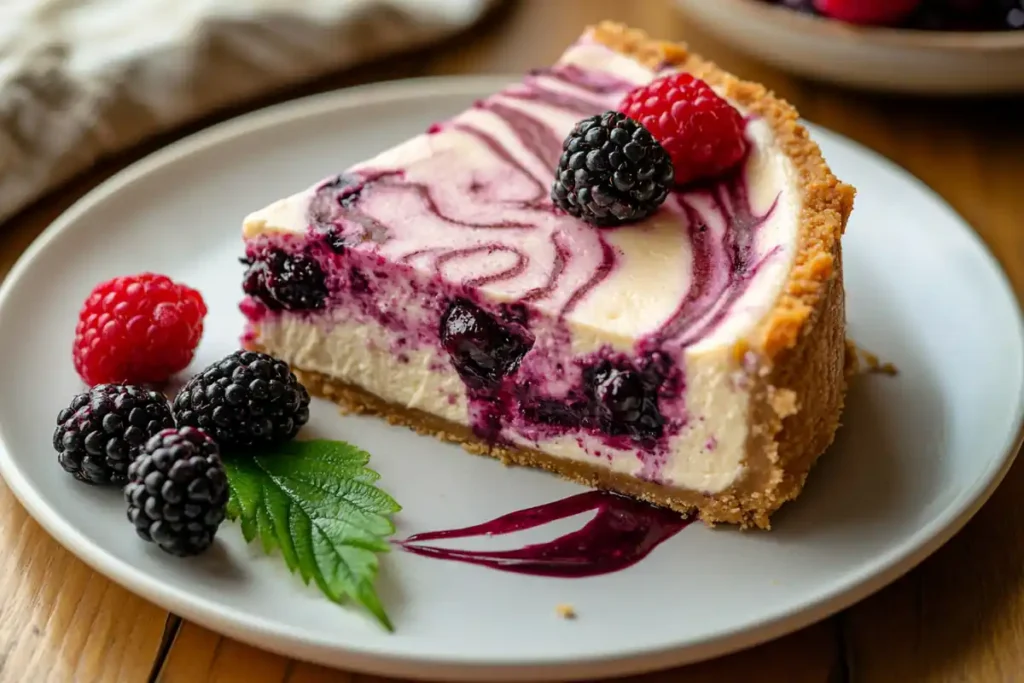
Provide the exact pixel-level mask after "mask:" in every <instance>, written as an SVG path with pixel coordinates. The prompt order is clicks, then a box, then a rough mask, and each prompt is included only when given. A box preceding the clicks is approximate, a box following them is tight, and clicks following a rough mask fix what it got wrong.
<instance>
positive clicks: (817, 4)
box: [814, 0, 921, 25]
mask: <svg viewBox="0 0 1024 683" xmlns="http://www.w3.org/2000/svg"><path fill="white" fill-rule="evenodd" d="M920 4H921V0H814V9H816V10H818V11H819V12H821V13H822V14H824V15H825V16H827V17H831V18H833V19H838V20H839V21H847V22H850V23H851V24H881V25H885V24H895V23H898V22H899V21H901V20H903V19H905V18H907V16H909V15H910V13H911V12H913V11H914V10H915V9H917V6H918V5H920Z"/></svg>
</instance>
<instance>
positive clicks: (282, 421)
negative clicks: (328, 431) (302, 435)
mask: <svg viewBox="0 0 1024 683" xmlns="http://www.w3.org/2000/svg"><path fill="white" fill-rule="evenodd" d="M173 412H174V419H175V421H176V422H177V424H178V426H179V427H184V426H191V427H198V428H199V429H202V430H203V431H205V432H206V433H207V434H209V435H210V436H212V437H213V438H214V439H215V440H216V441H217V443H219V444H220V446H221V447H222V448H224V449H225V450H228V449H230V448H235V447H240V448H242V447H248V446H258V445H260V444H271V443H277V442H281V441H287V440H288V439H291V438H292V437H294V436H295V435H296V434H297V433H298V431H299V428H300V427H302V425H304V424H306V422H307V421H308V420H309V393H308V392H307V391H306V388H305V387H304V386H302V385H301V384H299V381H298V380H297V379H296V378H295V375H294V374H293V373H292V371H291V370H289V369H288V364H287V363H284V362H282V361H279V360H277V359H275V358H272V357H270V356H268V355H266V354H265V353H256V352H255V351H236V352H235V353H232V354H231V355H230V356H227V357H226V358H224V359H223V360H220V361H218V362H216V363H214V364H213V365H210V366H209V367H207V368H206V369H205V370H203V371H202V372H201V373H199V374H198V375H196V376H195V377H193V378H192V379H190V380H189V381H188V383H187V384H186V385H185V386H184V387H183V388H182V390H181V391H180V392H179V393H178V395H177V396H176V397H175V399H174V404H173Z"/></svg>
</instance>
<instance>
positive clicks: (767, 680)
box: [0, 0, 1024, 683]
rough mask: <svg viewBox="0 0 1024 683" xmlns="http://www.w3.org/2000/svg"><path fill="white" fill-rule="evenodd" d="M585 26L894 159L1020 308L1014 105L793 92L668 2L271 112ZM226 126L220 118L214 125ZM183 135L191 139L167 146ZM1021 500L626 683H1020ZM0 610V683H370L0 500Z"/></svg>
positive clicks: (10, 235) (451, 48) (484, 65)
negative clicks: (784, 621) (627, 36)
mask: <svg viewBox="0 0 1024 683" xmlns="http://www.w3.org/2000/svg"><path fill="white" fill-rule="evenodd" d="M709 1H710V0H709ZM602 18H614V19H619V20H622V21H626V22H628V23H630V24H633V25H635V26H638V27H641V28H644V29H646V30H648V31H650V32H652V33H653V34H656V35H658V36H662V37H666V38H674V39H684V40H687V41H688V42H689V43H690V45H691V47H692V48H693V49H695V50H697V51H699V52H701V53H703V54H705V55H707V56H709V57H711V58H713V59H715V60H716V61H717V62H718V63H719V64H720V65H721V66H723V67H724V68H726V69H728V70H730V71H733V72H735V73H738V74H740V75H742V76H744V77H747V78H750V79H753V80H758V81H761V82H763V83H765V84H767V85H768V86H769V87H771V88H773V89H774V90H775V91H776V92H778V93H779V94H780V95H782V96H783V97H785V98H786V99H788V100H790V101H791V102H793V103H794V104H795V105H796V106H797V108H798V109H799V110H800V111H801V112H802V113H803V114H804V115H805V116H806V117H807V118H809V119H811V120H813V121H816V122H818V123H821V124H824V125H826V126H828V127H830V128H832V129H833V130H837V131H839V132H841V133H844V134H845V135H847V136H849V137H852V138H854V139H856V140H859V141H860V142H862V143H864V144H866V145H867V146H869V147H872V148H874V149H876V150H878V151H879V152H881V153H882V154H884V155H885V156H887V157H890V158H891V159H894V160H895V161H896V162H897V163H898V164H901V165H902V166H904V167H905V168H907V169H909V170H910V172H911V173H913V174H915V175H917V176H918V177H919V178H921V179H922V180H924V182H925V183H927V184H928V185H930V186H931V187H932V188H934V189H935V190H936V191H938V192H939V193H940V194H941V195H943V196H944V197H946V199H947V200H949V201H950V202H951V203H952V204H953V206H954V207H955V208H956V209H957V210H958V211H959V212H960V213H961V214H963V215H964V216H965V217H966V219H967V220H968V222H970V223H971V224H972V225H974V226H975V227H976V229H977V230H978V232H979V233H980V235H981V237H982V238H983V239H984V240H985V241H986V242H987V243H988V245H989V247H990V248H991V249H992V250H993V251H994V252H995V254H996V256H998V258H999V259H1000V260H1001V261H1002V263H1003V265H1004V267H1005V268H1006V269H1007V271H1008V272H1009V274H1010V279H1011V280H1012V282H1013V286H1014V288H1015V290H1016V291H1017V293H1018V295H1021V294H1024V210H1022V208H1021V207H1022V206H1024V101H1022V100H1001V101H998V102H995V101H958V102H944V101H929V100H907V99H901V98H895V97H880V96H872V95H866V94H859V93H851V92H846V91H842V90H838V89H834V88H831V87H826V86H822V85H815V84H810V83H807V82H803V81H799V80H795V79H793V78H791V77H789V76H787V75H785V74H782V73H780V72H778V71H776V70H774V69H771V68H769V67H766V66H763V65H760V64H757V63H755V62H754V61H752V60H750V59H747V58H745V57H742V56H740V55H738V54H736V53H734V52H731V51H730V50H728V49H727V48H725V47H724V46H722V45H721V44H719V43H716V42H714V41H712V40H710V39H708V38H706V37H705V36H702V35H700V33H699V32H697V31H695V30H693V29H691V28H690V27H688V26H687V25H686V24H685V22H684V21H683V20H682V18H681V17H679V16H678V15H677V14H676V12H675V11H674V10H673V8H672V6H671V4H670V2H669V0H523V1H521V2H516V3H512V4H511V5H510V6H509V7H507V8H506V9H503V10H500V11H499V12H498V13H497V14H496V15H494V16H492V17H491V18H490V19H488V20H486V21H485V22H484V24H483V25H482V26H479V27H477V28H475V29H473V30H472V31H471V32H470V34H468V35H465V36H462V37H460V38H459V39H457V40H456V41H453V42H452V43H451V44H449V45H447V46H444V47H440V48H436V49H431V50H429V51H426V52H420V53H417V54H415V55H409V56H405V57H401V58H397V59H393V60H389V61H387V62H385V63H383V64H378V65H374V66H372V67H367V68H363V69H360V70H357V71H355V72H349V73H345V74H340V75H338V76H337V77H333V78H330V79H328V80H326V81H324V82H320V83H316V84H312V85H309V86H305V87H303V88H301V89H300V90H296V91H295V92H290V93H281V94H279V95H278V96H277V97H275V98H274V100H282V99H286V98H288V97H293V96H296V95H301V94H307V93H309V92H314V91H320V90H329V89H333V88H337V87H342V86H346V85H351V84H354V83H358V82H367V81H373V80H380V79H383V78H402V77H408V76H420V75H426V74H453V73H456V74H457V73H474V72H491V73H507V72H517V71H521V70H524V69H527V68H529V67H531V66H536V65H542V64H546V63H548V62H549V61H551V60H552V59H553V58H554V57H556V56H557V54H558V53H559V51H560V50H561V49H562V48H563V47H564V46H565V45H566V44H567V43H569V42H570V41H571V40H572V39H573V38H574V37H575V36H576V35H577V33H578V32H579V30H580V29H581V27H582V26H583V25H585V24H587V23H591V22H594V21H597V20H600V19H602ZM893 68H898V66H897V65H893ZM266 103H267V102H261V103H259V104H266ZM251 106H252V105H250V107H248V108H251ZM233 113H237V112H225V113H224V114H222V115H221V116H220V117H218V118H226V117H227V116H228V115H230V114H233ZM211 122H212V121H206V122H204V124H208V123H211ZM197 127H198V126H197ZM185 132H191V131H183V132H181V133H179V135H181V134H184V133H185ZM166 142H168V139H162V140H158V141H155V142H153V143H152V144H150V145H148V146H147V149H140V150H135V151H134V152H133V153H131V154H130V155H126V156H124V157H123V158H120V159H116V160H114V161H112V162H110V163H107V164H105V165H104V166H103V167H101V168H96V169H94V170H93V171H91V172H90V173H89V174H88V176H87V177H85V178H81V179H79V180H77V181H76V182H74V183H73V184H72V186H71V187H68V188H65V189H64V190H62V191H60V192H59V193H58V194H57V196H55V197H51V198H49V199H48V200H47V201H46V202H44V203H40V204H38V205H37V206H35V207H32V208H30V209H28V210H27V211H25V212H23V213H22V214H21V215H19V216H16V217H15V218H14V219H13V220H12V221H11V223H10V224H9V225H6V226H4V229H3V233H2V234H3V241H2V242H0V273H6V272H7V270H8V269H9V268H10V266H11V265H12V264H13V263H14V261H15V259H16V258H17V257H18V255H19V254H20V253H21V252H22V250H23V249H24V248H25V247H26V246H28V244H29V242H30V241H31V240H32V239H33V238H34V237H35V236H36V235H37V234H38V233H39V231H40V230H42V229H43V228H44V227H45V226H46V225H47V224H48V223H49V222H50V221H51V220H53V219H54V218H55V217H56V215H57V214H58V213H59V212H60V211H62V210H63V209H64V208H65V207H67V206H68V205H69V204H70V203H71V202H72V201H74V200H75V199H76V198H78V197H79V196H81V195H82V194H83V193H84V192H85V191H87V190H88V189H89V188H91V187H92V186H94V185H95V184H97V183H98V182H99V181H101V180H102V179H103V178H105V177H107V176H108V175H110V174H111V173H112V172H114V171H116V170H117V169H119V168H121V167H123V166H124V165H126V164H127V163H129V162H131V161H133V160H134V159H136V158H139V157H141V156H142V155H144V154H145V153H146V152H148V151H151V150H152V149H155V148H156V147H159V146H160V145H162V144H165V143H166ZM880 246H882V247H884V245H880ZM1021 501H1024V462H1019V463H1018V464H1017V466H1016V467H1014V468H1013V470H1012V471H1011V472H1010V474H1009V476H1008V477H1007V479H1006V481H1005V483H1004V484H1003V485H1002V487H1001V488H1000V489H999V491H998V492H997V493H996V494H995V496H994V497H993V498H992V500H991V502H989V503H988V504H987V505H986V506H985V507H984V509H983V510H982V511H981V512H980V513H979V514H978V516H977V517H976V518H975V519H974V520H973V521H972V522H971V523H970V524H969V525H968V526H967V528H966V529H965V530H964V531H963V532H962V533H960V534H959V535H958V536H957V537H956V538H954V539H953V540H952V541H951V542H950V543H949V544H948V545H946V546H945V547H944V548H943V549H942V550H940V551H939V552H938V553H936V554H935V556H934V557H932V558H931V559H929V560H928V561H926V562H925V563H924V564H923V565H922V566H921V567H920V568H918V569H916V570H915V571H913V572H911V573H910V574H909V575H908V576H906V577H905V578H903V579H902V580H900V581H898V582H896V584H894V585H893V586H891V587H889V588H887V589H885V590H883V591H882V592H880V593H879V594H877V595H875V596H874V597H871V598H869V599H867V600H865V601H864V602H862V603H860V604H859V605H856V606H855V607H853V608H851V609H849V610H847V611H846V612H844V613H842V614H840V615H838V616H836V617H833V618H831V619H829V620H827V621H824V622H822V623H819V624H817V625H815V626H812V627H810V628H807V629H805V630H803V631H800V632H799V633H796V634H793V635H791V636H789V637H786V638H783V639H781V640H778V641H775V642H772V643H769V644H767V645H763V646H761V647H758V648H755V649H753V650H749V651H746V652H743V653H740V654H736V655H733V656H730V657H725V658H722V659H719V660H715V661H711V662H706V663H703V664H699V665H696V666H692V667H687V668H683V669H679V670H676V671H671V672H663V673H660V674H651V675H648V676H644V677H641V678H639V679H637V680H640V681H647V682H654V681H664V682H668V681H680V682H682V683H695V682H703V681H733V680H752V681H758V682H759V683H761V682H764V683H773V682H778V683H804V682H807V683H846V682H856V683H889V682H892V683H905V682H925V683H940V682H941V683H953V682H960V681H971V682H975V681H977V682H980V683H987V682H989V681H992V682H996V681H998V682H1000V683H1004V682H1005V683H1011V682H1016V681H1022V680H1024V504H1022V503H1021ZM0 596H3V602H2V606H0V683H3V682H8V681H10V682H17V683H21V682H29V681H30V682H32V683H36V682H42V681H61V682H63V681H69V680H83V681H118V682H120V681H129V682H135V681H145V680H147V679H148V680H160V681H165V682H166V683H197V682H199V681H204V680H209V681H225V682H226V681H239V682H245V683H276V682H281V681H289V682H291V683H300V682H301V683H312V682H313V681H349V680H357V679H358V680H363V681H369V680H380V679H374V678H373V677H368V676H358V675H352V674H347V673H344V672H339V671H332V670H328V669H324V668H321V667H317V666H313V665H309V664H304V663H301V662H297V661H293V660H289V659H287V658H284V657H280V656H277V655H273V654H270V653H267V652H263V651H260V650H257V649H254V648H252V647H249V646H246V645H243V644H241V643H238V642H236V641H233V640H230V639H227V638H222V637H220V636H218V635H217V634H215V633H212V632H210V631H208V630H206V629H204V628H202V627H200V626H197V625H195V624H192V623H189V622H183V621H182V620H181V619H180V618H178V617H177V616H175V615H173V614H169V613H167V612H166V611H164V610H162V609H160V608H158V607H156V606H154V605H152V604H150V603H148V602H146V601H144V600H142V599H141V598H138V597H136V596H134V595H132V594H130V593H129V592H127V591H126V590H124V589H123V588H121V587H119V586H117V585H115V584H113V583H112V582H110V581H108V580H107V579H105V578H104V577H102V576H100V575H99V574H97V573H95V572H93V571H92V570H91V569H89V568H88V567H86V566H85V565H84V564H83V563H82V562H80V561H79V560H77V559H76V558H75V557H73V556H72V555H71V554H70V553H68V552H67V551H66V550H64V549H63V548H61V547H60V546H59V545H58V544H57V543H56V542H55V541H54V540H53V539H52V538H50V536H48V535H47V534H46V533H45V532H44V531H43V530H42V529H41V528H40V527H39V526H38V525H37V524H36V523H35V522H34V521H33V520H32V519H31V518H29V517H28V515H27V514H26V513H25V511H24V510H23V509H22V507H21V506H20V505H19V504H18V502H17V501H16V500H15V499H14V497H13V495H12V494H11V493H10V491H9V490H8V489H7V488H6V487H4V486H3V485H2V484H0Z"/></svg>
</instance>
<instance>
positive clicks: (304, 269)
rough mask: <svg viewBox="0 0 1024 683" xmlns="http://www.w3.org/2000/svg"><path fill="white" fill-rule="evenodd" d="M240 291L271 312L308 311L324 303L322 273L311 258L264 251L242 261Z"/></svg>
mask: <svg viewBox="0 0 1024 683" xmlns="http://www.w3.org/2000/svg"><path fill="white" fill-rule="evenodd" d="M244 263H246V264H247V265H248V266H249V268H248V269H247V270H246V271H245V276H244V278H243V280H242V290H243V291H244V292H245V293H246V294H248V295H249V296H251V297H253V298H255V299H259V300H260V301H262V302H263V304H264V305H266V307H267V308H269V309H270V310H272V311H280V310H288V311H309V310H316V309H319V308H323V306H324V302H325V301H326V300H327V283H326V281H325V278H324V271H323V269H322V268H321V267H320V264H319V263H318V262H317V261H316V259H314V258H313V257H311V256H309V255H306V254H289V253H288V252H286V251H284V250H283V249H278V248H276V247H268V248H266V249H264V250H262V251H261V252H259V253H257V254H256V255H254V256H251V257H250V258H248V259H246V260H245V261H244Z"/></svg>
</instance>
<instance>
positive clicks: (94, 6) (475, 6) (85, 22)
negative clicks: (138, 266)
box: [0, 0, 496, 221]
mask: <svg viewBox="0 0 1024 683" xmlns="http://www.w3.org/2000/svg"><path fill="white" fill-rule="evenodd" d="M494 2H496V0H0V221H2V220H3V219H4V218H6V217H8V216H10V215H11V214H12V213H13V212H15V211H17V210H18V209H19V208H21V207H23V206H25V205H26V204H27V203H28V202H30V201H32V200H33V199H35V198H37V197H39V196H40V195H42V194H43V193H45V192H46V191H48V190H50V189H52V188H54V187H55V186H56V185H58V184H59V183H60V182H62V181H64V180H67V179H68V178H70V177H71V176H72V175H74V174H76V173H78V172H79V171H82V170H84V169H85V168H86V167H88V166H89V165H91V164H93V163H94V162H96V161H97V160H98V159H100V158H102V157H104V156H106V155H108V154H111V153H113V152H116V151H118V150H121V149H124V148H126V147H128V146H130V145H132V144H135V143H137V142H139V141H140V140H142V139H143V138H145V137H147V136H150V135H153V134H154V133H158V132H161V131H165V130H167V129H170V128H172V127H174V126H178V125H181V124H182V123H185V122H187V121H190V120H193V119H196V118H198V117H199V116H201V115H203V114H204V113H209V112H211V111H213V110H215V109H217V108H219V107H222V106H225V105H230V104H234V103H238V102H243V101H245V100H246V99H247V98H251V97H254V96H257V95H259V94H261V93H266V92H270V91H272V90H274V89H275V88H280V87H282V86H284V85H288V84H290V83H296V82H300V81H302V80H305V79H310V78H314V77H316V76H319V75H323V74H326V73H329V72H331V71H333V70H337V69H339V68H341V67H345V66H350V65H352V64H355V63H357V62H363V61H366V60H369V59H372V58H376V57H381V56H383V55H385V54H387V53H391V52H395V51H398V50H402V49H407V48H412V47H416V46H422V45H424V44H426V43H428V42H430V41H434V40H439V39H441V38H444V37H446V36H449V35H451V34H452V33H454V32H456V31H458V30H460V29H463V28H465V27H467V26H469V25H470V24H472V23H473V22H474V21H476V20H477V19H478V18H480V17H481V15H483V14H484V12H485V11H486V10H487V9H488V7H489V6H490V5H492V4H493V3H494Z"/></svg>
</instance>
